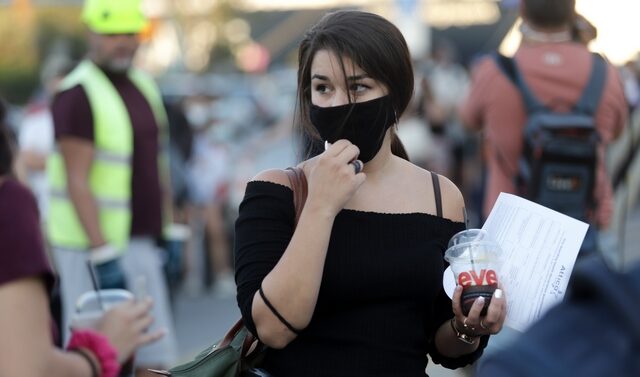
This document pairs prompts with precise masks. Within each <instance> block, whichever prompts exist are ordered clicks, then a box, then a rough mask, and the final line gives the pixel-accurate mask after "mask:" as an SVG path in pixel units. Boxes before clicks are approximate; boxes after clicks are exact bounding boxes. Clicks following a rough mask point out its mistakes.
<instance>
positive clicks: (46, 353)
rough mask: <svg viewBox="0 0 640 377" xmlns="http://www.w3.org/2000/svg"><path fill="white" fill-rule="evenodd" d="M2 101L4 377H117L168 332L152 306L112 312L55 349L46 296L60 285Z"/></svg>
mask: <svg viewBox="0 0 640 377" xmlns="http://www.w3.org/2000/svg"><path fill="white" fill-rule="evenodd" d="M4 114H5V108H4V107H3V105H2V101H1V100H0V334H2V336H0V366H1V367H0V377H9V376H21V377H36V376H64V377H76V376H77V377H81V376H82V377H97V376H102V377H116V376H117V375H118V373H119V370H120V365H121V364H122V363H124V362H125V361H126V360H128V359H129V358H130V357H131V355H132V354H133V352H134V351H135V350H136V349H137V348H138V347H140V346H142V345H144V344H147V343H150V342H153V341H155V340H157V339H159V338H160V337H161V336H162V332H150V333H147V332H145V330H146V329H147V328H148V327H149V325H150V324H151V323H152V321H153V318H152V317H151V316H150V314H149V310H150V309H151V306H152V302H151V301H150V300H145V301H138V302H134V301H131V300H129V301H126V302H124V303H122V304H119V305H116V306H113V307H112V308H111V309H110V310H108V311H107V312H106V313H105V314H104V316H103V317H102V318H101V319H100V320H99V321H98V322H97V323H96V324H95V328H94V329H87V328H84V329H77V330H76V331H74V333H73V336H72V339H71V341H70V343H69V346H68V350H67V351H64V350H61V349H58V348H56V347H54V345H53V344H54V341H53V339H54V338H55V337H57V336H59V331H58V329H57V328H55V326H54V325H52V324H53V322H52V320H51V315H50V314H49V296H48V291H49V290H50V289H51V287H52V286H53V284H54V282H55V278H54V275H53V271H52V269H51V266H50V265H49V262H48V260H47V256H46V254H45V249H44V243H43V239H42V235H41V233H40V221H39V219H38V217H39V216H38V207H37V203H36V200H35V198H34V196H33V194H32V193H31V192H30V191H29V190H28V189H27V188H26V187H24V186H23V185H22V184H20V183H19V182H18V181H17V180H16V179H15V178H14V177H13V174H12V170H13V169H12V166H13V153H12V151H13V150H12V146H11V144H10V142H9V138H8V130H7V127H6V126H4V125H3V118H4Z"/></svg>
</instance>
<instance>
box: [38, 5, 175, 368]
mask: <svg viewBox="0 0 640 377" xmlns="http://www.w3.org/2000/svg"><path fill="white" fill-rule="evenodd" d="M82 20H83V21H84V23H85V24H86V25H87V27H88V29H89V31H88V42H89V43H88V45H89V50H88V55H87V57H86V59H84V60H83V61H82V62H81V63H80V64H79V65H78V66H77V67H76V68H75V69H74V70H73V71H72V72H71V73H70V74H69V75H67V76H66V77H65V79H64V80H63V82H62V84H61V86H60V91H59V93H58V94H57V95H56V97H55V99H54V102H53V104H52V113H53V119H54V128H55V137H56V142H57V150H56V152H55V153H54V154H53V156H52V157H51V158H50V159H49V161H48V164H47V174H48V178H49V185H50V190H51V191H50V198H49V199H50V202H49V206H50V207H49V221H48V224H47V234H48V239H49V242H50V244H51V245H52V248H53V255H54V258H55V262H56V265H57V268H58V272H59V275H60V282H61V293H62V298H63V306H64V309H63V313H64V315H63V317H64V318H63V323H65V329H64V330H65V331H66V330H67V329H68V325H69V320H70V316H71V314H72V313H73V310H74V309H75V302H76V300H77V298H78V297H79V295H80V294H82V293H83V292H85V291H88V290H91V289H92V284H91V276H90V273H89V268H88V265H91V266H93V268H94V270H95V271H96V275H97V277H98V280H99V282H100V285H101V287H102V288H103V289H104V288H125V287H128V288H129V289H130V290H132V291H134V292H135V291H136V290H138V289H140V287H139V285H140V282H141V281H143V282H145V284H144V285H145V286H146V288H145V291H146V292H147V293H148V294H149V295H150V296H151V297H152V299H153V300H154V309H153V315H154V317H155V322H154V324H153V325H152V326H153V327H155V328H165V329H166V330H167V334H166V335H165V337H164V338H163V339H162V340H160V341H159V342H156V343H154V344H151V345H149V346H146V347H144V348H142V349H140V350H139V351H138V353H137V355H136V365H137V366H138V367H139V368H164V367H167V366H170V365H171V364H172V363H173V362H174V357H175V352H176V350H175V335H174V334H173V331H172V320H171V312H170V308H169V302H168V295H167V289H166V284H165V281H164V276H163V275H162V263H161V259H160V253H159V251H158V249H157V247H156V243H155V241H156V239H157V238H158V237H159V236H161V232H162V224H163V221H162V214H163V211H162V203H163V184H162V182H163V178H164V176H163V171H164V169H161V168H160V166H162V160H163V159H162V155H161V154H160V151H161V150H162V149H163V147H164V145H163V144H164V143H162V142H161V140H162V139H163V137H162V136H163V135H164V130H165V129H166V127H165V126H166V114H165V111H164V108H163V106H162V99H161V96H160V93H159V91H158V89H157V87H156V86H155V83H154V82H153V80H151V79H150V78H149V77H148V76H147V75H145V74H143V73H142V72H140V71H138V70H137V69H134V68H132V62H133V58H134V55H135V53H136V50H137V48H138V46H139V40H138V33H139V32H140V31H141V30H142V29H143V28H144V27H145V25H146V23H147V22H146V19H145V17H144V15H143V13H142V10H141V8H140V0H86V1H85V4H84V8H83V12H82ZM164 188H165V189H166V188H167V187H166V186H165V187H164ZM87 261H89V262H90V263H89V264H87ZM141 277H142V278H141Z"/></svg>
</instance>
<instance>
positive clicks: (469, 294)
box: [444, 229, 501, 315]
mask: <svg viewBox="0 0 640 377" xmlns="http://www.w3.org/2000/svg"><path fill="white" fill-rule="evenodd" d="M500 253H501V249H500V245H498V244H497V243H496V242H495V241H494V240H493V239H492V238H491V237H490V236H489V234H488V233H487V232H486V231H485V230H483V229H467V230H463V231H461V232H458V233H456V234H455V235H454V236H453V237H451V240H450V241H449V245H448V248H447V251H446V252H445V254H444V259H445V260H446V261H447V262H449V264H450V265H451V270H452V271H453V276H454V279H455V281H456V285H461V286H462V297H461V298H460V301H461V302H460V305H461V307H462V311H463V313H464V315H468V314H469V310H470V309H471V306H472V305H473V303H474V302H475V300H476V299H477V298H479V297H484V299H485V301H484V308H483V309H482V313H481V315H485V314H486V311H487V309H488V308H489V304H490V302H491V297H492V296H493V292H494V291H495V290H496V288H498V271H499V267H500V265H499V256H500Z"/></svg>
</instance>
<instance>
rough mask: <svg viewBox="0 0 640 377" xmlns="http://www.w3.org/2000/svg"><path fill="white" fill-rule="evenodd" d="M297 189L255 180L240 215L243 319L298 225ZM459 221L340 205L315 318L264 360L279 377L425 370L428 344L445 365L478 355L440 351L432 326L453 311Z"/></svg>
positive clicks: (370, 375)
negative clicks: (448, 254) (452, 251)
mask: <svg viewBox="0 0 640 377" xmlns="http://www.w3.org/2000/svg"><path fill="white" fill-rule="evenodd" d="M294 214H295V209H294V205H293V195H292V191H291V190H290V189H289V188H287V187H285V186H281V185H278V184H275V183H270V182H260V181H257V182H250V183H249V184H248V186H247V190H246V193H245V197H244V199H243V201H242V203H241V204H240V213H239V217H238V220H237V221H236V240H235V250H234V252H235V262H236V282H237V285H238V297H237V298H238V305H239V307H240V311H241V312H242V316H243V318H244V322H245V324H246V326H247V328H248V329H249V330H250V331H252V332H253V333H254V334H255V333H256V330H255V324H254V322H253V319H252V317H251V306H252V302H253V297H254V295H255V292H256V291H257V290H258V289H259V287H260V283H261V282H262V279H263V278H264V277H265V276H266V275H267V274H268V273H269V272H270V271H271V270H272V268H273V267H274V266H275V265H276V263H277V262H278V260H279V259H280V257H281V256H282V254H283V253H284V251H285V249H286V247H287V245H288V243H289V241H290V239H291V236H292V235H293V231H294ZM463 228H464V224H463V223H461V222H453V221H451V220H448V219H444V218H441V217H437V216H434V215H431V214H426V213H406V214H385V213H375V212H362V211H356V210H347V209H345V210H342V211H341V212H340V213H338V215H337V216H336V218H335V221H334V225H333V229H332V232H331V238H330V242H329V247H328V250H327V256H326V260H325V265H324V271H323V277H322V283H321V287H320V293H319V297H318V301H317V305H316V308H315V312H314V314H313V317H312V320H311V323H310V324H309V326H308V327H307V328H305V329H304V330H303V331H302V332H301V334H300V335H299V336H298V337H297V338H296V339H295V340H293V341H292V342H291V343H290V344H288V345H287V346H286V347H285V348H283V349H280V350H275V349H269V350H268V351H267V355H266V357H265V360H264V363H263V367H264V369H266V370H267V371H269V372H270V373H272V374H273V375H274V377H287V376H292V377H293V376H296V377H300V376H326V377H329V376H331V377H340V376H345V377H347V376H348V377H356V376H367V377H373V376H403V377H405V376H406V377H409V376H416V377H418V376H421V377H424V376H425V368H426V365H427V357H426V355H427V353H429V354H430V355H431V357H432V359H433V360H434V361H435V362H437V363H441V364H443V365H445V366H448V367H452V368H455V367H459V366H464V365H466V364H469V363H471V362H473V361H474V360H476V359H477V358H478V357H479V356H480V355H481V353H482V349H484V347H485V346H486V343H487V340H488V337H483V339H482V342H481V345H480V347H479V349H478V351H476V352H474V353H472V354H469V355H465V356H464V357H461V358H458V359H448V358H445V357H443V356H442V355H440V354H439V353H438V351H437V350H436V348H435V346H434V344H433V338H434V334H435V331H436V330H437V329H438V328H439V327H440V326H441V325H442V324H443V323H445V322H446V321H448V320H450V319H451V318H452V317H453V312H452V310H451V300H450V299H449V297H448V296H447V295H446V294H445V293H444V291H443V289H442V275H443V271H444V269H445V268H446V262H445V261H444V259H443V255H444V251H445V249H446V246H447V243H448V241H449V239H450V238H451V236H453V235H454V234H455V233H457V232H458V231H460V230H462V229H463Z"/></svg>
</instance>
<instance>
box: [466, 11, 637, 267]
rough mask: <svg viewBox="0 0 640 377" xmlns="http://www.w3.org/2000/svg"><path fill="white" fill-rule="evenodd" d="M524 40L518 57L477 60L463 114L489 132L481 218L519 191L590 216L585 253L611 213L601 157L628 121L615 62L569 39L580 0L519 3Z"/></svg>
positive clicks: (485, 140)
mask: <svg viewBox="0 0 640 377" xmlns="http://www.w3.org/2000/svg"><path fill="white" fill-rule="evenodd" d="M520 4H521V7H520V13H521V16H522V19H523V23H522V27H521V32H522V37H523V38H522V44H521V45H520V47H519V48H518V50H517V51H516V53H515V55H514V57H513V58H512V59H506V58H503V57H500V56H497V55H493V56H488V57H486V58H483V59H481V60H479V61H478V63H477V65H476V66H475V67H474V69H473V72H472V83H471V88H470V92H469V95H468V97H467V99H466V100H465V102H464V103H463V105H462V107H461V109H460V113H461V119H462V121H463V122H464V124H465V125H466V126H467V127H468V128H470V129H473V130H482V132H483V144H484V145H483V151H484V155H485V158H486V161H487V166H486V173H487V177H486V185H485V187H484V203H483V214H484V216H485V217H486V216H487V215H488V214H489V212H490V211H491V208H492V207H493V205H494V203H495V201H496V199H497V197H498V195H499V194H500V192H508V193H515V194H518V195H520V196H523V197H526V198H528V199H530V200H533V201H535V202H538V203H540V204H542V205H545V206H547V207H550V208H552V209H556V210H558V211H560V212H563V213H565V214H568V215H570V216H572V217H576V218H579V219H581V220H583V221H586V222H588V223H589V224H590V225H591V226H590V229H589V232H588V233H587V237H586V238H585V242H584V244H583V248H582V250H583V251H582V252H581V255H585V254H588V253H589V252H594V251H596V250H597V229H606V228H607V227H608V225H609V223H610V221H611V218H612V215H613V192H612V188H611V179H610V178H609V176H608V174H607V172H606V169H605V165H604V153H605V148H606V145H607V144H608V143H610V142H611V141H612V140H614V139H615V138H616V137H618V136H619V135H620V134H621V132H622V130H623V128H624V126H625V125H626V123H627V116H628V111H627V107H626V102H625V97H624V92H623V89H622V85H621V82H620V78H619V76H618V72H617V70H616V68H615V67H613V66H612V65H610V64H608V63H607V62H606V61H604V59H602V58H600V57H599V56H595V55H594V54H592V53H590V52H589V50H588V48H587V46H586V45H585V44H584V43H582V42H581V41H579V40H576V38H575V37H574V35H573V32H572V30H574V24H575V22H576V20H577V18H576V12H575V0H521V3H520Z"/></svg>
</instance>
